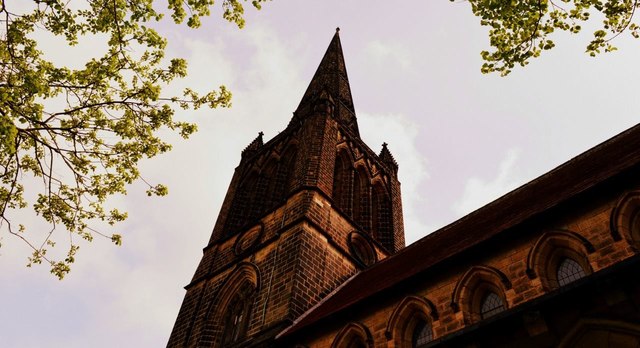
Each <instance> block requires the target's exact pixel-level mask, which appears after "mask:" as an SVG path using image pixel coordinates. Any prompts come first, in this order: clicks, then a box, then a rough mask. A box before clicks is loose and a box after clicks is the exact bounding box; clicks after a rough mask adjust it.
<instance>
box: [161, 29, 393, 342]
mask: <svg viewBox="0 0 640 348" xmlns="http://www.w3.org/2000/svg"><path fill="white" fill-rule="evenodd" d="M345 69H346V68H345V66H344V58H343V56H342V51H341V47H340V41H339V36H338V35H336V36H335V37H334V39H333V40H332V42H331V44H330V46H329V49H328V50H327V53H326V54H325V57H324V58H323V60H322V62H321V64H320V67H319V68H318V71H317V72H316V76H314V79H313V81H312V82H311V84H310V86H309V89H308V90H307V93H305V96H304V97H303V101H302V102H301V104H300V106H299V107H298V110H297V111H296V113H295V114H294V117H293V119H292V120H291V122H290V124H289V125H288V126H287V128H286V129H285V130H284V131H282V132H281V133H279V134H278V135H277V136H276V137H274V138H273V139H271V140H270V141H268V142H266V143H265V142H264V140H263V134H262V133H260V134H259V135H258V137H256V139H254V140H253V141H252V142H251V143H250V144H249V145H248V146H247V147H246V148H245V149H244V151H243V152H242V155H241V160H240V164H239V165H238V167H237V168H236V170H235V173H234V175H233V178H232V180H231V184H230V185H229V189H228V191H227V194H226V196H225V199H224V202H223V205H222V208H221V210H220V213H219V215H218V219H217V222H216V224H215V227H214V230H213V233H212V236H211V239H210V242H209V244H208V245H207V246H206V247H205V248H204V251H203V257H202V260H201V262H200V264H199V266H198V268H197V270H196V272H195V274H194V277H193V279H192V281H191V283H190V284H189V285H187V286H186V290H187V294H186V295H185V298H184V301H183V304H182V307H181V309H180V312H179V314H178V318H177V320H176V323H175V325H174V329H173V332H172V334H171V337H170V340H169V344H168V346H171V347H228V346H236V345H237V346H244V345H247V344H249V345H252V346H259V345H268V344H272V342H273V338H274V336H275V335H276V334H277V333H278V332H280V331H281V330H282V329H284V328H286V327H287V326H289V325H291V323H293V321H294V320H295V319H296V318H298V317H300V316H301V315H303V314H304V313H305V312H306V311H307V310H309V309H310V308H311V307H312V306H313V305H315V304H317V303H318V302H319V301H321V300H322V299H323V298H324V297H326V296H327V295H329V294H330V293H331V292H332V291H333V290H335V289H336V288H337V287H338V286H340V285H341V284H343V283H345V282H346V281H347V280H348V279H349V278H350V277H352V276H353V275H354V274H356V273H357V272H358V271H361V270H363V269H366V268H367V267H370V266H372V265H373V264H375V263H376V262H378V261H380V260H383V259H385V258H386V257H388V256H390V255H392V254H394V253H396V252H397V251H398V250H400V249H402V248H403V247H404V230H403V222H402V203H401V197H400V183H399V182H398V178H397V173H398V165H397V163H396V162H395V159H393V156H392V155H391V153H390V152H389V149H388V148H387V145H386V144H385V145H384V146H383V149H382V151H381V152H380V154H376V153H375V152H374V151H372V150H371V149H370V148H369V147H368V146H367V145H366V144H365V143H364V142H363V141H362V140H361V139H360V137H359V133H358V128H357V122H356V119H355V111H354V109H353V102H352V101H351V94H350V93H351V92H350V90H349V86H348V80H347V76H346V70H345Z"/></svg>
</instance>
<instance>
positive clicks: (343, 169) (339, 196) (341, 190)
mask: <svg viewBox="0 0 640 348" xmlns="http://www.w3.org/2000/svg"><path fill="white" fill-rule="evenodd" d="M348 157H349V156H348V155H346V154H345V153H344V151H342V152H339V153H338V154H337V155H336V163H335V167H334V169H333V202H334V204H335V205H336V206H337V207H338V208H339V209H340V210H342V212H343V213H345V214H351V205H350V202H349V197H350V195H351V176H352V170H351V164H350V162H349V160H348Z"/></svg>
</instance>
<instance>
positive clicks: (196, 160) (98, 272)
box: [0, 0, 640, 347]
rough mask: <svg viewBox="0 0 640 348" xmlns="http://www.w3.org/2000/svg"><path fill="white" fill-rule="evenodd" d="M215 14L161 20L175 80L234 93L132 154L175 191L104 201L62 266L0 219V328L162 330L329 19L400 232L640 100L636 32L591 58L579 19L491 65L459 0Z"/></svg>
mask: <svg viewBox="0 0 640 348" xmlns="http://www.w3.org/2000/svg"><path fill="white" fill-rule="evenodd" d="M219 12H220V9H217V11H216V13H215V15H214V16H217V17H219ZM217 17H216V18H209V19H208V20H205V23H204V25H203V27H202V28H201V29H199V30H197V31H193V30H186V29H184V28H176V27H175V26H172V25H166V26H164V27H163V28H162V29H163V33H164V34H165V35H167V37H168V38H169V40H170V44H169V52H168V53H169V55H170V56H181V57H184V58H187V59H188V60H189V62H190V68H189V72H190V76H189V78H188V79H187V80H186V81H184V82H180V83H177V84H176V85H175V86H173V87H172V89H175V90H180V89H181V87H183V86H186V85H191V86H193V87H195V88H197V89H200V90H207V89H211V88H215V87H217V86H219V85H220V84H223V83H224V84H226V85H227V86H228V87H229V88H230V89H231V90H232V92H233V94H234V99H233V108H232V109H230V110H213V111H211V110H200V111H198V112H189V113H181V116H180V117H181V118H184V119H186V120H189V121H194V122H197V123H198V124H199V129H200V131H199V132H198V133H197V134H196V135H194V136H193V137H192V139H191V140H189V141H178V139H177V137H175V136H172V135H169V137H170V138H176V144H175V147H174V151H173V152H171V153H169V154H167V155H163V156H161V157H158V158H155V159H153V160H150V161H147V162H145V163H144V165H143V168H142V170H143V175H144V176H145V178H146V179H147V180H150V181H154V182H162V183H165V184H167V185H168V186H169V191H170V194H169V196H167V197H164V198H147V197H146V195H145V194H144V187H143V186H142V185H134V186H133V187H131V188H130V190H129V195H128V196H126V197H118V198H117V199H114V200H112V202H111V203H110V204H111V205H113V206H117V207H120V208H122V209H124V210H127V211H128V212H129V216H130V218H129V219H128V220H127V221H126V222H124V223H122V224H120V225H118V226H117V227H116V228H117V230H115V231H114V232H120V233H122V234H123V238H124V239H123V243H124V244H123V245H122V246H121V247H115V246H113V245H112V244H111V243H110V242H107V241H104V240H102V239H96V240H95V241H94V242H93V243H92V244H91V245H87V244H82V245H81V249H80V251H79V253H78V255H77V264H76V265H75V266H74V267H73V269H72V272H71V274H70V275H69V276H68V277H67V278H65V280H64V281H57V280H56V279H55V278H54V277H53V276H51V275H50V274H49V273H48V271H49V269H48V267H47V266H36V267H34V268H32V269H27V268H25V267H24V265H25V264H26V256H27V255H28V253H29V251H28V249H26V248H25V246H24V245H23V244H21V242H19V241H17V240H16V239H14V238H11V237H10V236H7V234H6V232H5V231H0V233H2V234H1V236H2V238H3V239H2V244H3V246H2V248H0V274H1V275H2V276H1V278H0V279H2V281H1V284H2V285H1V286H0V308H1V310H0V345H1V346H3V347H43V346H47V347H159V346H164V345H166V342H167V339H168V337H169V334H170V332H171V329H172V327H173V323H174V320H175V318H176V316H177V313H178V310H179V308H180V304H181V302H182V299H183V297H184V294H185V291H184V290H183V288H182V287H183V286H184V285H186V284H187V283H188V282H189V281H190V279H191V276H192V275H193V272H194V271H195V268H196V265H197V263H198V261H199V260H200V257H201V255H202V253H201V250H202V248H203V247H204V246H205V245H206V243H207V241H208V238H209V236H210V233H211V230H212V228H213V225H214V223H215V219H216V217H217V214H218V211H219V209H220V205H221V202H222V199H223V197H224V194H225V192H226V190H227V187H228V184H229V181H230V179H231V175H232V173H233V169H234V168H235V166H236V165H237V164H238V163H239V160H240V152H241V150H242V149H243V148H244V147H245V146H246V145H247V144H248V143H249V142H250V141H251V140H252V139H253V138H255V136H256V135H257V134H258V132H259V131H264V132H265V139H266V140H268V139H270V138H271V137H273V136H274V135H276V134H277V133H278V132H279V131H281V130H282V129H284V128H285V126H286V125H287V123H288V121H289V119H290V117H291V113H292V111H293V110H294V109H295V108H296V106H297V105H298V103H299V101H300V98H301V97H302V94H303V93H304V90H305V88H306V86H307V84H308V83H309V81H310V79H311V77H312V75H313V73H314V71H315V68H316V67H317V66H318V64H319V62H320V59H321V58H322V55H323V53H324V51H325V50H326V48H327V46H328V44H329V41H330V40H331V37H332V36H333V34H334V31H335V27H337V26H339V27H340V28H341V31H340V36H341V40H342V47H343V50H344V54H345V59H346V64H347V70H348V73H349V79H350V83H351V90H352V92H353V98H354V103H355V108H356V113H357V116H358V121H359V125H360V131H361V135H362V138H363V139H364V140H365V142H367V143H368V144H369V146H370V147H371V148H372V149H374V150H375V151H379V149H380V145H381V144H382V142H384V141H386V142H388V143H389V149H390V150H391V152H392V153H393V154H394V156H395V157H396V159H397V161H398V163H399V165H400V171H399V176H400V180H401V182H402V189H403V191H402V194H403V204H404V206H403V207H404V213H405V231H406V235H407V241H408V242H409V243H410V242H413V241H415V240H417V239H419V238H421V237H423V236H425V235H426V234H428V233H430V232H433V231H434V230H436V229H437V228H440V227H442V226H444V225H446V224H448V223H450V222H452V221H454V220H455V219H457V218H459V217H461V216H463V215H464V214H467V213H469V212H470V211H472V210H474V209H476V208H478V207H480V206H482V205H483V204H485V203H488V202H490V201H491V200H493V199H495V198H497V197H499V196H501V195H503V194H504V193H506V192H508V191H510V190H511V189H514V188H516V187H517V186H519V185H521V184H523V183H525V182H527V181H529V180H531V179H534V178H535V177H537V176H539V175H541V174H543V173H545V172H547V171H549V170H551V169H553V168H554V167H556V166H557V165H559V164H561V163H563V162H565V161H567V160H569V159H570V158H572V157H574V156H576V155H578V154H579V153H581V152H583V151H585V150H588V149H589V148H591V147H593V146H594V145H597V144H598V143H600V142H602V141H604V140H606V139H608V138H610V137H611V136H613V135H615V134H617V133H619V132H621V131H623V130H625V129H627V128H629V127H631V126H633V125H634V124H635V123H636V122H638V115H640V102H639V100H638V90H637V86H636V85H635V83H636V82H637V81H640V71H639V70H638V68H637V66H638V64H637V62H638V58H639V57H640V46H639V43H638V42H635V41H633V40H631V39H628V38H626V37H620V38H618V39H617V41H616V43H617V44H618V46H619V47H620V50H619V51H618V52H615V53H613V54H607V55H603V56H601V57H598V58H596V59H593V58H590V57H588V56H586V55H585V54H584V53H583V52H584V47H585V46H586V42H587V40H588V38H589V35H581V36H573V37H572V36H568V35H560V36H559V37H557V38H556V41H557V42H556V43H557V47H556V48H555V49H554V50H552V51H551V52H547V53H546V54H544V55H543V57H541V58H539V59H537V60H534V61H532V62H531V64H530V65H529V66H528V67H526V68H525V69H516V70H515V71H514V72H513V73H512V74H511V75H510V76H509V77H506V78H501V77H498V76H494V75H489V76H487V75H482V74H481V73H480V66H481V60H480V54H479V52H480V51H481V50H482V49H486V48H487V46H488V39H487V36H486V30H485V29H484V28H482V27H480V25H479V20H478V19H477V18H475V17H473V15H472V14H471V10H470V6H469V4H468V3H466V2H456V3H451V2H449V1H448V0H440V1H426V0H421V1H405V2H399V3H393V4H392V3H391V2H389V1H366V2H361V1H353V0H349V1H344V0H342V1H316V2H311V1H282V0H274V1H273V2H269V3H266V4H265V5H264V8H263V10H262V11H259V12H256V11H253V10H251V9H248V11H247V25H246V28H245V29H243V30H238V29H237V28H235V27H234V26H233V25H231V24H227V23H225V22H223V21H222V20H220V19H218V18H217ZM95 45H96V41H95V40H92V41H91V42H89V43H84V46H83V47H82V48H81V49H82V50H83V52H84V54H86V53H87V52H92V50H98V49H100V46H99V45H98V46H95ZM48 46H49V47H51V48H53V49H52V50H51V52H52V53H50V54H51V55H52V56H54V58H55V56H56V55H57V56H58V57H59V58H60V57H62V58H61V59H65V60H66V61H67V62H68V64H74V62H75V61H78V62H79V61H81V58H82V52H80V53H78V54H76V53H77V51H76V53H74V54H70V53H68V52H67V51H66V50H65V48H64V46H63V47H60V46H59V45H58V46H56V45H55V44H54V43H53V42H52V41H51V42H49V43H48ZM81 46H82V45H81ZM45 48H46V47H45ZM611 160H612V161H615V160H616V159H611ZM29 212H30V211H27V213H29ZM26 219H27V220H26V221H27V224H28V225H31V226H33V227H32V233H42V226H41V225H39V224H38V223H37V221H36V219H35V218H33V217H27V218H26ZM39 228H40V230H39ZM110 232H111V231H109V233H110ZM61 243H62V241H61Z"/></svg>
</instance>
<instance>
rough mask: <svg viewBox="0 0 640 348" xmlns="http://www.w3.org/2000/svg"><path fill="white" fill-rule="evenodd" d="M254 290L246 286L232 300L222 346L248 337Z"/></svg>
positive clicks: (226, 318)
mask: <svg viewBox="0 0 640 348" xmlns="http://www.w3.org/2000/svg"><path fill="white" fill-rule="evenodd" d="M253 293H254V289H253V288H252V287H251V286H249V285H248V284H246V285H245V286H243V287H242V288H241V289H240V291H239V292H238V293H237V295H236V296H235V297H234V298H233V300H231V302H230V303H229V306H228V307H227V308H228V309H227V311H226V313H225V316H224V331H223V335H222V346H223V347H226V346H228V345H231V344H234V343H237V342H240V341H241V340H242V339H243V338H245V337H246V335H247V328H248V326H249V317H250V315H251V304H252V303H253Z"/></svg>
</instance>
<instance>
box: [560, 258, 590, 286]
mask: <svg viewBox="0 0 640 348" xmlns="http://www.w3.org/2000/svg"><path fill="white" fill-rule="evenodd" d="M556 274H557V279H558V285H559V286H565V285H567V284H569V283H571V282H573V281H576V280H578V279H580V278H582V277H584V276H586V275H587V274H586V273H585V271H584V269H583V268H582V266H580V264H579V263H577V262H576V261H575V260H573V259H571V258H568V257H567V258H564V259H562V261H560V264H559V265H558V271H557V272H556Z"/></svg>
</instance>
